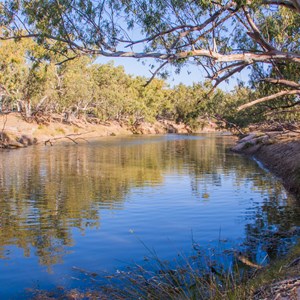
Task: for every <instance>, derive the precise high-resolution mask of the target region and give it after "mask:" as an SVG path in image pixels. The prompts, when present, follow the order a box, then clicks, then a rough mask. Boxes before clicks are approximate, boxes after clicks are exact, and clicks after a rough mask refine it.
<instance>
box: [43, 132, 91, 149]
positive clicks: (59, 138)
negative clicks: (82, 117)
mask: <svg viewBox="0 0 300 300" xmlns="http://www.w3.org/2000/svg"><path fill="white" fill-rule="evenodd" d="M91 132H93V131H87V132H82V133H71V134H67V135H65V136H62V137H56V138H52V139H49V140H46V141H45V142H44V144H45V146H47V144H50V146H53V142H54V141H57V140H62V139H69V140H70V141H72V142H73V143H74V144H76V145H78V142H77V140H79V139H80V140H84V141H86V142H87V143H88V141H87V140H86V139H84V138H82V137H80V138H72V137H73V136H80V135H83V134H87V133H91Z"/></svg>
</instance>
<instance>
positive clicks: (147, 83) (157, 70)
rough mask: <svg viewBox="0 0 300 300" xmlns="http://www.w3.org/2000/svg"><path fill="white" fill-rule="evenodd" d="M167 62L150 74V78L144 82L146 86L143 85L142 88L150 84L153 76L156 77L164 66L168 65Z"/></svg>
mask: <svg viewBox="0 0 300 300" xmlns="http://www.w3.org/2000/svg"><path fill="white" fill-rule="evenodd" d="M168 63H169V62H168V61H165V62H164V63H163V64H162V65H160V66H159V67H158V68H157V69H156V70H155V72H153V73H152V76H151V78H150V79H149V80H148V81H147V82H146V84H145V85H144V87H146V86H147V85H149V84H150V82H151V81H152V80H153V79H154V78H155V76H156V75H157V73H158V72H159V71H160V70H161V69H162V68H163V67H164V66H165V65H166V64H168Z"/></svg>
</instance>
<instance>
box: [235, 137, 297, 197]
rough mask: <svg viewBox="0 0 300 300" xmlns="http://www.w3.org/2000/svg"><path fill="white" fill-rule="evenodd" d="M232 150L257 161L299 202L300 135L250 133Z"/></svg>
mask: <svg viewBox="0 0 300 300" xmlns="http://www.w3.org/2000/svg"><path fill="white" fill-rule="evenodd" d="M232 150H233V151H236V152H239V153H243V154H246V155H252V156H253V157H255V158H256V159H258V160H259V161H260V162H261V163H262V164H263V165H264V166H265V167H266V168H267V169H269V170H270V171H271V172H272V173H273V174H275V175H276V176H277V177H279V178H280V179H281V180H282V182H283V185H284V186H285V188H286V189H287V190H288V191H290V192H291V193H293V194H294V195H295V196H296V198H297V199H299V200H300V134H298V133H280V132H269V133H268V132H266V133H261V132H256V133H251V134H249V135H248V136H246V137H244V138H243V139H241V140H240V141H239V142H238V143H237V145H236V146H235V147H233V149H232Z"/></svg>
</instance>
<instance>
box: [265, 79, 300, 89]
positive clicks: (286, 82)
mask: <svg viewBox="0 0 300 300" xmlns="http://www.w3.org/2000/svg"><path fill="white" fill-rule="evenodd" d="M262 81H266V82H270V83H274V84H283V85H286V86H289V87H292V88H296V89H300V84H299V83H297V82H295V81H290V80H285V79H276V78H264V79H262Z"/></svg>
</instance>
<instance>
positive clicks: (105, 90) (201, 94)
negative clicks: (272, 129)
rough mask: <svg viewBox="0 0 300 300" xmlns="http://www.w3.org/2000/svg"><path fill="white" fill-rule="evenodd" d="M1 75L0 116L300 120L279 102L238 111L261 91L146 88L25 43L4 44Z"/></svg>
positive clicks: (116, 71) (155, 84) (141, 81)
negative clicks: (7, 114) (14, 114)
mask: <svg viewBox="0 0 300 300" xmlns="http://www.w3.org/2000/svg"><path fill="white" fill-rule="evenodd" d="M0 70H1V73H0V111H2V112H5V111H6V112H9V111H19V112H21V113H23V114H24V117H26V118H33V117H36V118H38V117H41V116H53V115H54V114H59V115H60V116H62V119H63V120H64V121H67V122H68V121H70V120H71V119H72V118H76V119H84V120H85V121H99V122H106V121H111V120H117V121H119V122H126V123H127V124H129V125H134V124H137V123H139V122H142V121H147V122H154V121H155V120H157V119H169V120H173V121H175V122H183V123H185V124H188V125H190V126H192V127H193V126H194V127H196V126H199V125H201V124H199V123H200V122H202V123H203V122H206V121H209V120H211V119H214V121H220V124H222V125H226V124H227V125H228V126H233V124H234V125H237V126H239V127H243V126H246V125H248V124H249V123H253V122H261V121H284V120H288V121H294V120H297V119H298V120H299V117H300V114H299V112H298V111H297V110H295V109H292V108H289V109H288V111H287V108H285V107H283V108H279V107H280V106H281V102H280V101H282V100H277V101H272V102H270V103H268V107H266V105H265V104H262V105H260V106H259V105H257V106H254V107H251V108H249V109H247V110H244V111H241V112H237V110H236V109H237V107H238V106H240V105H242V104H244V103H247V102H249V100H251V99H255V98H256V97H257V96H258V95H260V94H262V93H263V91H264V89H265V88H266V87H265V86H262V88H261V89H260V90H256V91H253V90H251V89H250V88H249V87H243V86H239V87H236V88H235V89H234V90H233V91H232V92H231V93H226V92H224V91H222V90H221V89H216V90H215V91H214V92H213V93H210V96H208V93H209V91H210V90H211V89H212V86H211V84H210V83H208V82H206V83H198V84H194V85H192V86H185V85H183V84H180V85H177V86H175V87H172V88H171V87H170V86H169V85H168V84H167V82H166V81H165V80H162V79H157V78H155V79H153V80H152V81H151V83H150V84H148V85H146V83H147V80H148V79H147V78H145V77H135V76H131V75H128V74H126V73H125V71H124V69H123V68H122V67H115V66H114V65H113V63H108V64H98V63H96V62H95V57H88V56H81V57H76V58H74V59H71V60H67V61H65V62H64V55H63V53H53V52H48V51H47V50H45V49H44V48H43V47H42V46H41V45H37V44H36V43H35V42H33V41H32V40H30V39H26V40H21V41H12V40H11V41H2V42H1V44H0ZM293 101H294V100H291V105H292V104H293ZM285 103H286V102H285ZM202 125H203V124H202Z"/></svg>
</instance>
